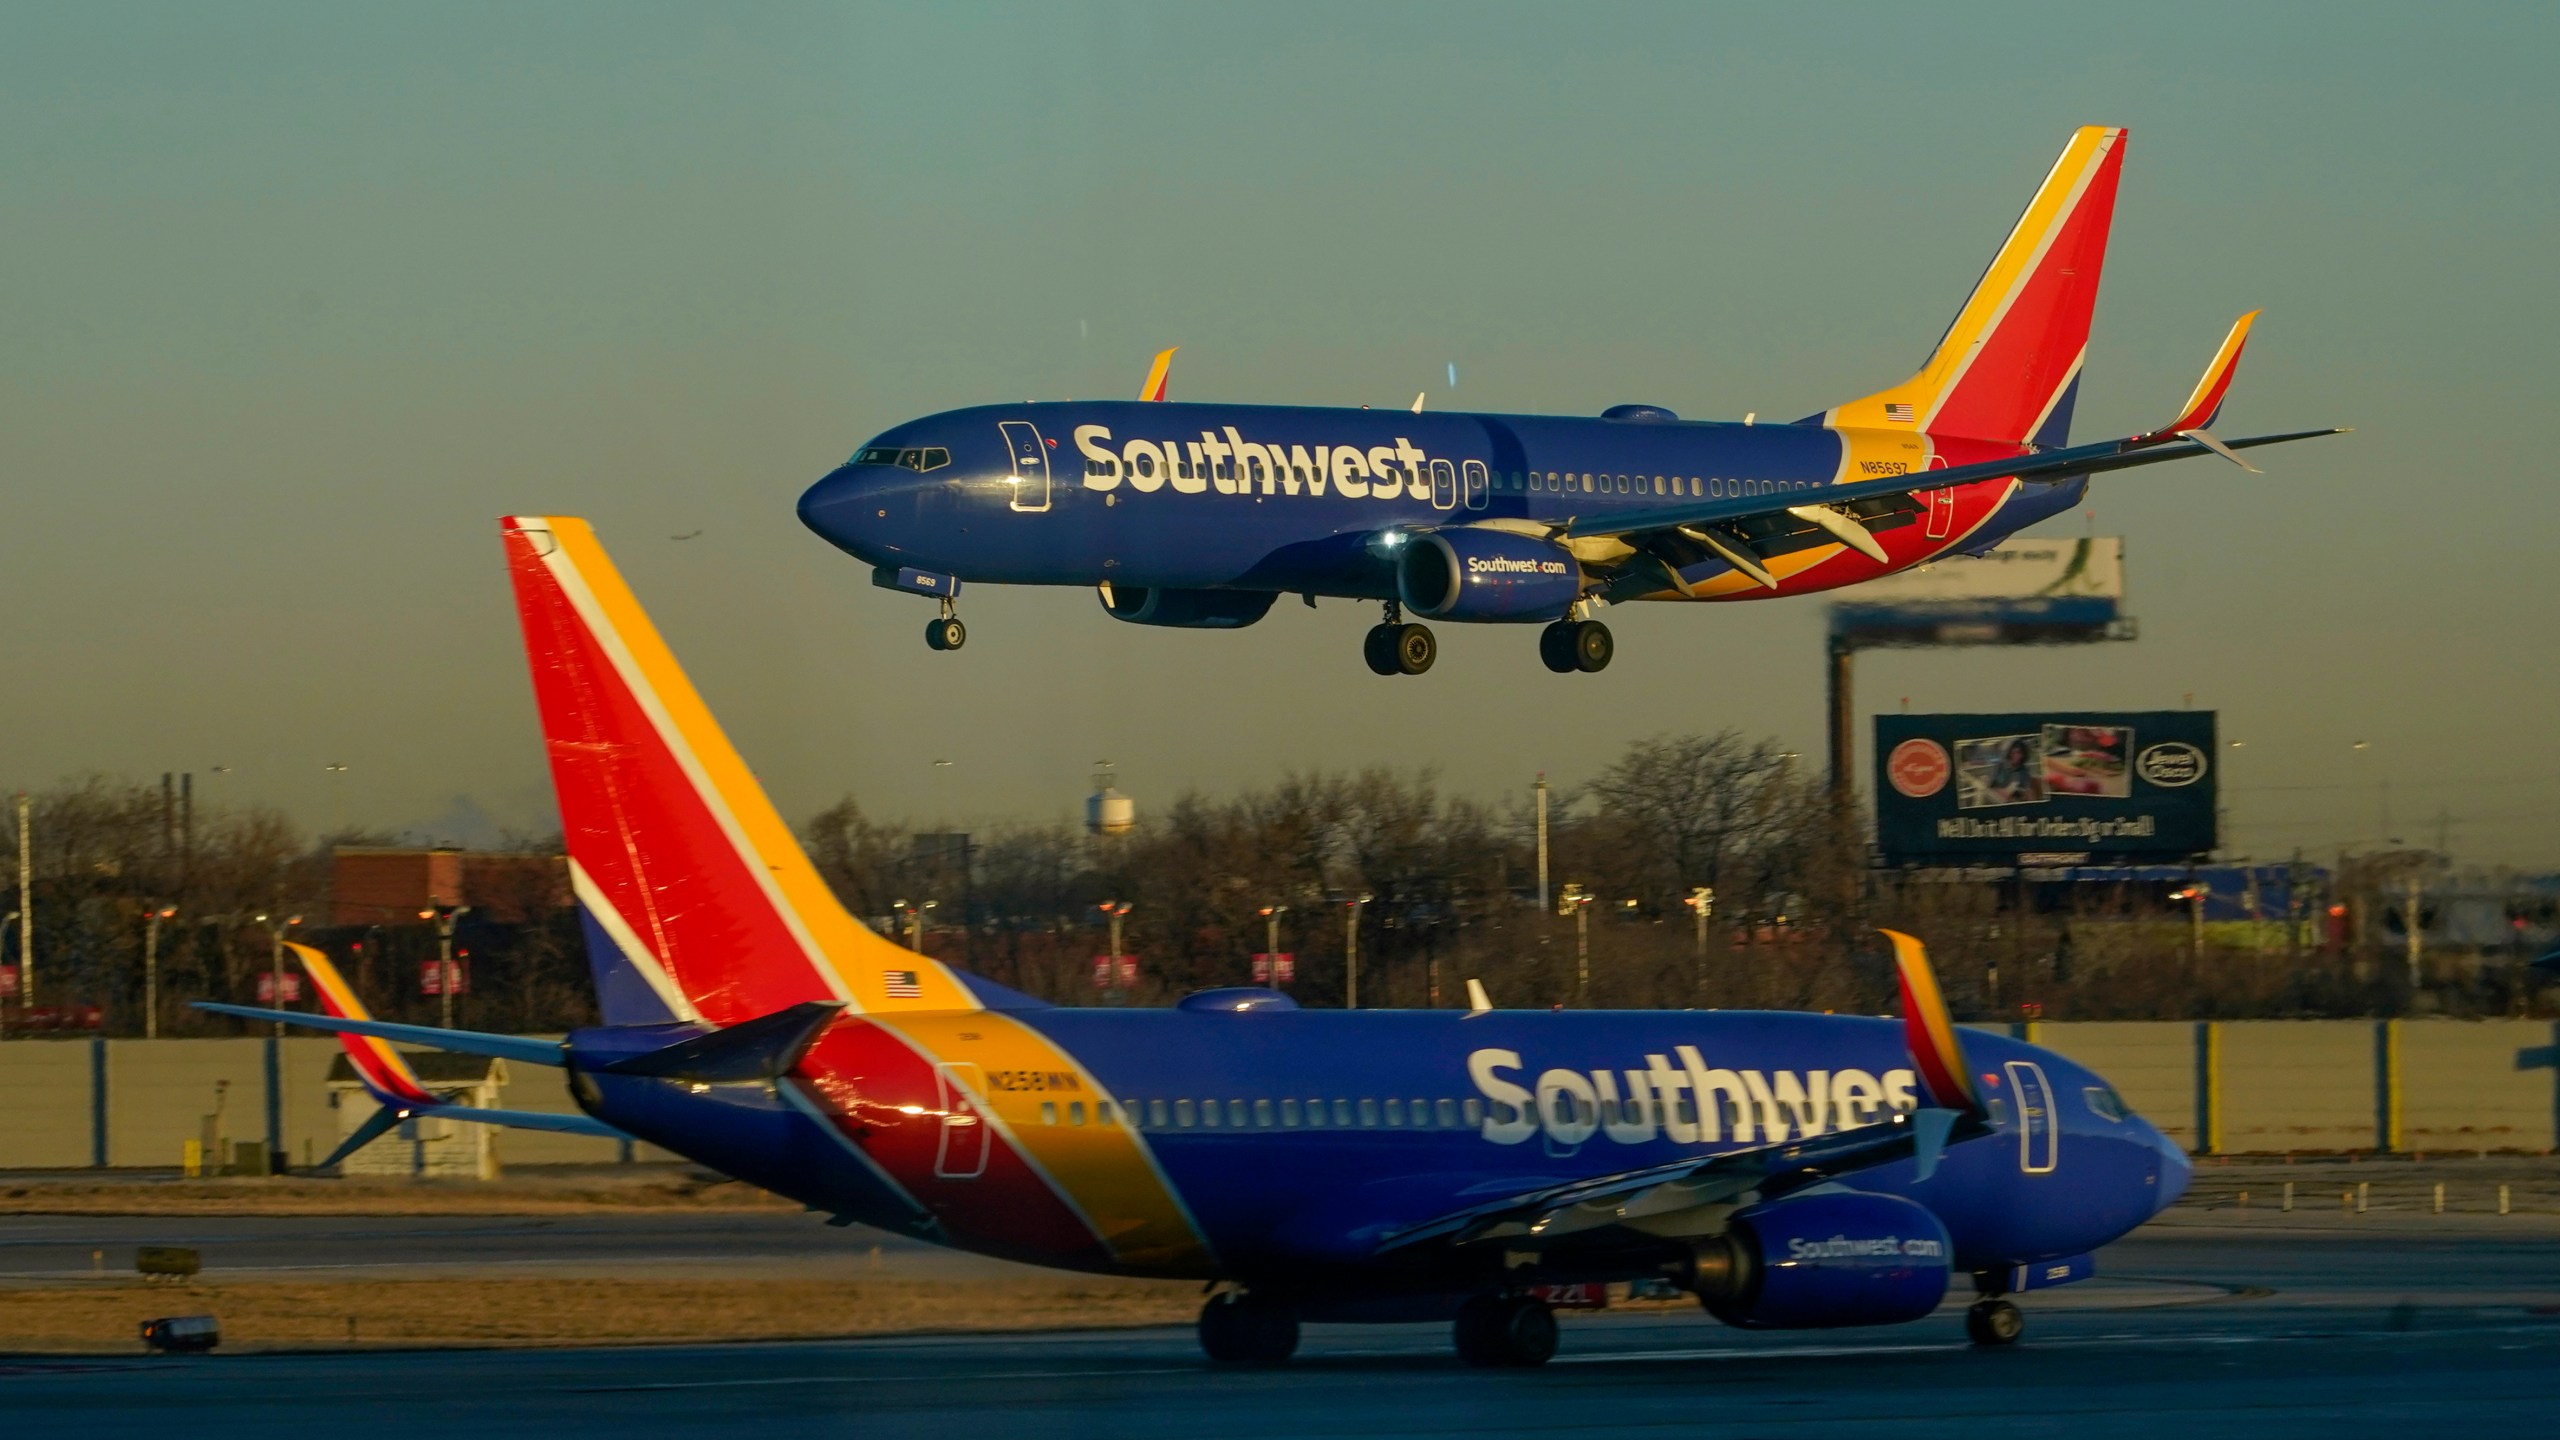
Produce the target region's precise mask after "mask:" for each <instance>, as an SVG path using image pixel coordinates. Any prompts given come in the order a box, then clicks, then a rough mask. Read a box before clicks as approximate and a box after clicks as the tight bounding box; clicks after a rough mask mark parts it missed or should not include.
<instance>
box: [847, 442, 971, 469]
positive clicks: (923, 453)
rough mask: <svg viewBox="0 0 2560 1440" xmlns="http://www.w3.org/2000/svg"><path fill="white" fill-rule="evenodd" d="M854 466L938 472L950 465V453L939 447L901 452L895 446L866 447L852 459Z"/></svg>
mask: <svg viewBox="0 0 2560 1440" xmlns="http://www.w3.org/2000/svg"><path fill="white" fill-rule="evenodd" d="M853 463H854V464H856V465H896V466H899V467H900V468H902V469H907V470H939V469H941V468H942V467H943V466H945V465H948V464H950V463H951V452H950V451H948V450H946V449H944V448H942V447H941V446H939V445H935V446H931V447H917V446H909V447H908V448H906V449H904V450H901V449H899V448H898V447H897V446H895V445H868V446H865V447H863V450H862V452H861V453H860V454H858V455H856V456H854V457H853Z"/></svg>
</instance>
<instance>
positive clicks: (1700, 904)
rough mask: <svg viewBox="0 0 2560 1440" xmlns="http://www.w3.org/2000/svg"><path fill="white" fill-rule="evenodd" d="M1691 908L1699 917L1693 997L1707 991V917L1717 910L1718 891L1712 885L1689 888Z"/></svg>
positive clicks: (1691, 992) (1691, 990)
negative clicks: (1696, 970)
mask: <svg viewBox="0 0 2560 1440" xmlns="http://www.w3.org/2000/svg"><path fill="white" fill-rule="evenodd" d="M1688 903H1689V908H1690V909H1691V910H1693V911H1696V912H1697V919H1698V973H1697V977H1696V980H1695V982H1694V983H1693V984H1692V985H1691V987H1690V994H1691V997H1692V998H1695V997H1696V996H1699V995H1704V994H1705V993H1706V992H1707V919H1708V917H1709V916H1712V915H1713V914H1715V911H1716V892H1715V887H1714V886H1712V885H1696V886H1692V887H1690V890H1689V902H1688Z"/></svg>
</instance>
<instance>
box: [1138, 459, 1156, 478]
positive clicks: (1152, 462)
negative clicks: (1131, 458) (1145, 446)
mask: <svg viewBox="0 0 2560 1440" xmlns="http://www.w3.org/2000/svg"><path fill="white" fill-rule="evenodd" d="M1138 473H1139V474H1140V475H1142V476H1146V477H1149V478H1153V477H1154V475H1155V473H1156V457H1154V456H1153V455H1141V456H1139V457H1138Z"/></svg>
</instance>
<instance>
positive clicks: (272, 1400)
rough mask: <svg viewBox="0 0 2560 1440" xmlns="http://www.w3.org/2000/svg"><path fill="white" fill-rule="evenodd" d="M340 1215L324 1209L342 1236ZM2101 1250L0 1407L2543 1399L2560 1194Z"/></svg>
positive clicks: (2001, 1427) (2124, 1432)
mask: <svg viewBox="0 0 2560 1440" xmlns="http://www.w3.org/2000/svg"><path fill="white" fill-rule="evenodd" d="M736 1218H737V1217H724V1218H723V1219H722V1221H721V1222H720V1223H721V1225H722V1226H723V1227H727V1226H728V1225H729V1224H730V1223H731V1222H732V1221H733V1220H735V1219H736ZM2280 1220H2281V1223H2279V1222H2280ZM91 1223H93V1224H94V1223H95V1222H91ZM226 1223H232V1222H226ZM300 1223H302V1224H304V1225H305V1226H317V1225H319V1224H321V1223H323V1222H308V1221H306V1222H300ZM589 1223H590V1222H587V1221H584V1220H581V1221H578V1222H575V1224H576V1225H578V1226H580V1227H585V1226H587V1225H588V1224H589ZM689 1223H691V1224H695V1225H701V1224H703V1223H704V1222H703V1221H700V1220H694V1221H691V1222H689ZM362 1228H363V1227H360V1226H354V1225H340V1226H338V1227H337V1230H336V1233H338V1234H339V1235H340V1236H341V1237H342V1241H345V1240H348V1239H350V1238H351V1237H353V1236H354V1235H355V1234H356V1232H358V1231H359V1230H360V1229H362ZM741 1228H742V1229H745V1230H747V1231H749V1232H750V1234H756V1233H762V1234H763V1235H765V1236H766V1238H770V1234H771V1232H755V1231H754V1228H753V1227H741ZM491 1238H497V1237H487V1236H483V1237H479V1240H478V1241H476V1242H475V1243H485V1242H486V1241H487V1240H489V1239H491ZM624 1238H626V1239H628V1238H631V1237H629V1236H625V1237H624ZM596 1243H601V1242H596ZM741 1243H748V1242H743V1241H742V1242H741ZM754 1243H758V1244H761V1243H763V1241H762V1240H757V1241H755V1242H754ZM2102 1268H2103V1270H2104V1272H2105V1274H2106V1275H2107V1276H2108V1277H2109V1278H2108V1279H2107V1280H2106V1281H2104V1282H2103V1283H2095V1282H2093V1283H2092V1284H2090V1285H2087V1286H2081V1287H2073V1288H2071V1289H2065V1290H2060V1291H2055V1292H2050V1293H2049V1294H2048V1295H2044V1296H2036V1297H2030V1310H2031V1317H2032V1318H2031V1322H2030V1328H2029V1332H2028V1337H2027V1342H2026V1343H2025V1344H2023V1345H2021V1346H2019V1347H2018V1348H2017V1349H2015V1350H2011V1351H2004V1352H1988V1353H1986V1352H1979V1351H1974V1350H1970V1349H1968V1348H1967V1347H1966V1346H1965V1345H1964V1344H1963V1343H1962V1342H1961V1340H1960V1338H1959V1328H1960V1327H1959V1325H1958V1322H1957V1318H1956V1315H1955V1313H1954V1312H1953V1311H1952V1310H1950V1311H1947V1312H1943V1313H1941V1314H1940V1315H1939V1316H1937V1317H1935V1318H1933V1319H1931V1320H1929V1321H1926V1322H1923V1323H1921V1324H1917V1325H1908V1326H1899V1327H1894V1328H1891V1329H1884V1330H1875V1331H1832V1332H1821V1333H1811V1334H1807V1333H1797V1334H1785V1335H1758V1334H1746V1333H1741V1332H1736V1331H1732V1330H1727V1329H1724V1328H1722V1327H1719V1326H1716V1325H1713V1324H1711V1323H1709V1322H1707V1321H1706V1320H1704V1319H1703V1318H1702V1317H1700V1316H1698V1315H1696V1314H1695V1313H1688V1312H1679V1313H1665V1312H1654V1313H1643V1314H1638V1313H1632V1312H1618V1313H1613V1314H1608V1315H1599V1316H1588V1317H1574V1318H1573V1319H1572V1320H1571V1321H1570V1322H1569V1323H1568V1325H1567V1327H1566V1338H1565V1344H1564V1349H1563V1353H1562V1354H1560V1355H1559V1357H1558V1358H1557V1360H1556V1362H1555V1363H1554V1364H1553V1365H1551V1366H1549V1367H1548V1368H1546V1369H1544V1370H1541V1371H1536V1372H1503V1373H1489V1372H1480V1371H1471V1370H1468V1369H1465V1368H1463V1367H1461V1366H1460V1365H1458V1364H1457V1363H1456V1361H1455V1360H1453V1359H1452V1358H1451V1357H1450V1355H1449V1353H1448V1347H1447V1340H1446V1336H1445V1335H1444V1334H1443V1333H1442V1331H1441V1330H1440V1328H1439V1327H1434V1326H1391V1327H1348V1326H1316V1327H1310V1330H1309V1334H1308V1340H1307V1344H1306V1346H1305V1348H1304V1350H1303V1351H1302V1355H1301V1359H1300V1360H1299V1362H1298V1363H1297V1364H1295V1365H1293V1366H1291V1367H1289V1368H1288V1369H1286V1370H1279V1371H1259V1372H1226V1371H1213V1370H1211V1369H1209V1368H1208V1367H1207V1366H1205V1365H1204V1364H1203V1363H1202V1362H1201V1360H1200V1359H1199V1357H1198V1354H1197V1352H1196V1350H1195V1349H1194V1348H1193V1345H1192V1342H1191V1337H1190V1335H1189V1334H1188V1332H1187V1331H1183V1330H1172V1329H1157V1330H1140V1331H1116V1332H1114V1331H1103V1332H1090V1331H1089V1332H1075V1333H1066V1334H1045V1335H1013V1336H978V1337H965V1338H929V1337H919V1338H909V1339H897V1340H873V1341H860V1342H842V1343H820V1344H807V1343H803V1344H773V1345H729V1346H684V1347H661V1348H627V1349H612V1350H550V1351H514V1352H490V1351H480V1352H473V1351H444V1352H408V1353H372V1354H344V1355H306V1356H235V1357H222V1356H215V1357H208V1358H201V1359H170V1360H157V1361H153V1360H141V1359H136V1360H131V1361H102V1362H70V1361H56V1360H24V1361H15V1362H12V1361H7V1360H0V1417H6V1419H5V1424H0V1428H5V1429H6V1430H7V1432H8V1433H9V1434H11V1435H23V1436H33V1437H51V1436H79V1437H83V1440H92V1437H101V1440H102V1437H111V1436H127V1435H131V1436H144V1435H148V1436H152V1437H155V1440H166V1437H169V1436H172V1435H184V1436H189V1437H199V1436H201V1437H209V1440H221V1437H228V1436H231V1435H235V1434H246V1433H251V1432H255V1433H257V1434H259V1435H262V1436H264V1435H274V1434H278V1433H282V1434H319V1433H323V1432H324V1431H326V1432H332V1433H342V1432H343V1431H344V1429H345V1428H346V1427H348V1426H350V1425H354V1426H361V1427H362V1428H363V1429H364V1430H366V1431H368V1432H371V1433H374V1434H378V1435H452V1434H463V1433H468V1434H470V1435H471V1436H473V1437H475V1440H500V1437H510V1436H519V1435H523V1436H532V1435H543V1436H552V1437H557V1436H561V1435H577V1434H605V1433H610V1434H614V1435H617V1436H621V1435H641V1436H655V1435H685V1436H700V1435H702V1434H705V1433H710V1432H713V1431H715V1430H716V1432H717V1433H721V1434H729V1435H755V1436H759V1437H762V1436H768V1435H794V1436H797V1435H826V1436H835V1435H842V1436H859V1437H907V1436H917V1437H928V1436H930V1437H941V1436H952V1437H968V1440H993V1437H1006V1440H1011V1437H1046V1436H1072V1437H1084V1436H1093V1437H1106V1436H1107V1437H1112V1440H1146V1437H1154V1436H1180V1437H1183V1440H1192V1437H1203V1436H1207V1437H1230V1436H1251V1437H1260V1436H1292V1435H1328V1436H1331V1435H1347V1436H1366V1435H1381V1436H1385V1435H1393V1436H1399V1437H1411V1436H1418V1435H1433V1434H1457V1433H1463V1434H1466V1435H1469V1436H1508V1435H1523V1436H1528V1435H1536V1436H1554V1435H1558V1434H1600V1433H1609V1434H1655V1433H1678V1434H1681V1435H1701V1434H1703V1435H1737V1436H1867V1435H1910V1436H1964V1437H1980V1436H1986V1435H1994V1436H1997V1435H2030V1434H2032V1435H2037V1436H2043V1437H2049V1436H2052V1435H2053V1434H2055V1433H2056V1432H2057V1431H2063V1432H2067V1433H2068V1435H2069V1436H2070V1440H2097V1437H2113V1436H2127V1437H2131V1436H2141V1437H2145V1440H2157V1437H2159V1436H2161V1435H2164V1434H2167V1435H2173V1436H2175V1437H2177V1440H2195V1437H2201V1436H2225V1435H2229V1436H2251V1437H2262V1440H2274V1437H2289V1436H2310V1435H2318V1436H2322V1437H2329V1440H2334V1437H2341V1436H2361V1435H2380V1434H2387V1433H2397V1432H2401V1431H2404V1430H2408V1429H2412V1428H2418V1427H2423V1430H2424V1432H2425V1433H2428V1434H2432V1435H2457V1434H2465V1433H2468V1434H2479V1435H2488V1434H2518V1433H2524V1430H2523V1427H2525V1426H2529V1425H2539V1426H2548V1425H2549V1424H2551V1423H2552V1422H2553V1421H2554V1420H2555V1419H2560V1398H2555V1395H2554V1387H2555V1384H2560V1224H2554V1223H2552V1222H2550V1221H2548V1220H2540V1219H2527V1218H2524V1217H2513V1220H2512V1223H2508V1224H2507V1225H2506V1226H2505V1228H2503V1229H2502V1228H2499V1225H2498V1223H2497V1222H2495V1221H2484V1220H2466V1221H2461V1222H2455V1221H2454V1220H2452V1219H2451V1218H2450V1217H2448V1219H2447V1220H2444V1221H2435V1222H2429V1223H2421V1222H2419V1221H2417V1220H2416V1219H2415V1218H2412V1219H2411V1220H2409V1221H2405V1222H2395V1223H2388V1224H2381V1225H2375V1224H2364V1225H2361V1226H2359V1225H2357V1224H2354V1223H2350V1222H2346V1221H2342V1220H2334V1219H2332V1220H2327V1221H2324V1222H2322V1223H2312V1222H2310V1221H2308V1220H2305V1219H2300V1218H2297V1217H2272V1216H2270V1217H2260V1218H2253V1219H2233V1218H2222V1219H2217V1218H2213V1217H2194V1216H2187V1217H2181V1218H2180V1219H2177V1220H2173V1221H2172V1222H2170V1223H2167V1224H2162V1225H2155V1226H2153V1227H2152V1228H2150V1229H2147V1230H2145V1231H2144V1232H2142V1233H2140V1234H2138V1235H2136V1236H2134V1237H2132V1238H2131V1239H2129V1240H2127V1241H2126V1242H2124V1243H2122V1244H2120V1245H2118V1246H2116V1247H2113V1248H2112V1249H2111V1250H2109V1251H2108V1252H2107V1254H2106V1256H2105V1257H2104V1259H2103V1261H2102Z"/></svg>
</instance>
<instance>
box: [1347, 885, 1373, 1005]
mask: <svg viewBox="0 0 2560 1440" xmlns="http://www.w3.org/2000/svg"><path fill="white" fill-rule="evenodd" d="M1375 898H1377V897H1375V896H1373V895H1371V894H1370V893H1369V892H1368V891H1366V890H1363V891H1361V892H1360V893H1359V894H1357V895H1354V896H1352V897H1351V898H1350V899H1349V900H1347V901H1345V902H1343V906H1342V1008H1343V1009H1345V1010H1357V1009H1359V1008H1360V907H1361V906H1363V905H1366V904H1368V903H1369V902H1370V901H1371V900H1373V899H1375Z"/></svg>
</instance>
